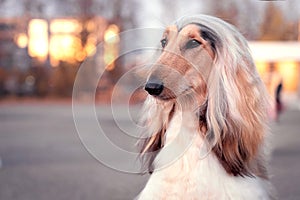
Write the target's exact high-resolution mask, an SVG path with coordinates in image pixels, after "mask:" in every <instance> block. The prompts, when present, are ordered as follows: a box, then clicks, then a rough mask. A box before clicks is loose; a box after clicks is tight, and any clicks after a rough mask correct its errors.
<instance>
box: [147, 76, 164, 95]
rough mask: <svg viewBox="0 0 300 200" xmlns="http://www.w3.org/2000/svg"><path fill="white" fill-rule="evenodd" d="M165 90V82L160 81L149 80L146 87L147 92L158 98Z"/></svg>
mask: <svg viewBox="0 0 300 200" xmlns="http://www.w3.org/2000/svg"><path fill="white" fill-rule="evenodd" d="M163 89H164V85H163V82H161V81H160V80H158V79H149V80H148V81H147V83H146V85H145V90H146V91H147V92H148V93H149V94H150V95H153V96H158V95H160V94H161V92H162V91H163Z"/></svg>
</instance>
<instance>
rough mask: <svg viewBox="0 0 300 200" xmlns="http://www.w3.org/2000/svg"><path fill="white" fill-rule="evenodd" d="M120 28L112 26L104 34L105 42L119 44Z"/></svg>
mask: <svg viewBox="0 0 300 200" xmlns="http://www.w3.org/2000/svg"><path fill="white" fill-rule="evenodd" d="M119 31H120V30H119V28H118V26H117V25H115V24H112V25H110V26H109V27H108V28H107V30H106V31H105V33H104V41H105V42H106V43H118V42H119V40H120V38H119V36H118V33H119Z"/></svg>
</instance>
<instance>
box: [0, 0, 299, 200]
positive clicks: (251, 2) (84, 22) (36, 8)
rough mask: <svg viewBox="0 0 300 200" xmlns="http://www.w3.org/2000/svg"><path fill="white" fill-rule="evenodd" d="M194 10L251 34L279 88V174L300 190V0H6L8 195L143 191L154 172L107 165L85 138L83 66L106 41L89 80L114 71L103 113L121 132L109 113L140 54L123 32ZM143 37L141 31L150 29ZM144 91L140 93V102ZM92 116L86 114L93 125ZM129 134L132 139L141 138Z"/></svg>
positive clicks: (2, 54)
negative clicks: (80, 88) (79, 86)
mask: <svg viewBox="0 0 300 200" xmlns="http://www.w3.org/2000/svg"><path fill="white" fill-rule="evenodd" d="M190 14H209V15H213V16H217V17H220V18H222V19H223V20H225V21H227V22H229V23H231V24H233V25H235V26H236V27H237V28H238V29H239V30H240V32H241V33H242V34H243V35H244V36H245V37H246V38H247V39H248V41H249V46H250V49H251V51H252V55H253V57H254V60H255V63H256V66H257V69H258V71H259V73H260V75H261V77H262V78H263V80H264V81H265V83H266V86H267V88H268V91H269V92H270V94H271V95H272V96H273V98H274V113H273V114H271V117H272V119H273V121H274V122H272V123H271V130H272V132H273V134H274V139H273V141H272V144H273V145H272V146H274V147H273V149H274V151H273V153H272V155H273V157H272V159H271V167H272V170H271V172H272V174H273V176H274V178H272V182H273V183H274V184H275V186H276V188H277V190H278V195H279V197H280V199H300V192H299V191H298V186H297V185H299V184H300V181H299V180H300V175H299V174H300V173H299V171H298V169H299V168H300V160H299V153H300V139H299V138H300V137H299V135H298V134H299V130H300V125H299V122H300V111H299V109H300V81H299V78H300V2H299V1H298V0H282V1H270V0H269V1H267V0H265V1H262V0H243V1H239V0H221V1H205V0H189V1H188V2H186V1H179V0H162V1H160V0H152V1H138V0H51V1H46V0H0V124H1V129H0V199H3V200H4V199H5V200H8V199H9V200H10V199H22V200H23V199H31V200H32V199H132V198H133V197H134V196H136V195H137V194H138V192H139V191H140V190H141V189H142V188H143V186H144V184H145V182H146V181H147V178H148V177H147V176H140V175H131V174H124V173H120V172H117V171H114V170H111V169H109V168H107V167H104V166H102V165H100V164H99V162H97V161H96V160H95V159H93V157H92V156H90V155H89V153H88V152H87V151H86V150H85V148H84V147H83V145H82V144H81V143H80V140H79V138H78V136H77V134H76V129H75V125H74V122H73V118H72V107H71V102H72V98H71V97H72V90H73V85H74V81H75V78H76V73H77V72H78V70H79V69H80V65H81V64H82V63H83V62H84V61H85V60H88V59H89V58H92V57H95V55H97V53H98V52H97V50H96V47H97V45H98V44H102V45H103V46H104V49H103V52H101V54H100V55H99V56H98V55H97V56H98V59H95V60H93V62H88V63H86V65H91V68H90V70H91V71H90V72H88V73H87V76H86V78H85V79H84V80H82V81H83V84H87V88H89V87H88V85H89V84H94V81H95V77H90V74H93V73H94V72H95V73H96V74H97V73H99V72H103V71H105V74H104V76H103V77H102V78H101V81H99V82H98V83H97V84H98V86H97V89H96V94H95V100H96V103H97V109H98V120H99V121H101V122H102V124H101V125H102V126H104V127H105V128H106V129H107V130H112V132H113V133H112V134H111V135H110V137H111V140H112V141H115V142H116V143H117V142H119V139H118V138H119V136H120V134H122V133H117V132H118V130H115V129H116V125H115V123H114V121H113V119H111V118H109V117H107V116H106V115H102V114H103V113H107V112H110V111H109V106H107V105H109V103H110V100H111V99H110V96H111V94H112V91H113V90H114V91H115V92H117V93H118V92H120V95H121V94H122V90H121V89H119V90H118V89H116V86H115V85H114V84H115V83H116V82H117V81H118V80H119V78H120V77H121V76H122V75H123V74H124V73H125V72H126V71H128V70H129V69H131V68H133V67H134V66H136V65H137V63H140V62H141V60H139V59H141V58H140V57H139V56H138V55H137V56H136V57H135V58H132V57H134V55H133V56H132V55H131V58H130V59H128V58H123V57H122V55H120V54H119V53H120V52H121V51H122V49H126V48H129V47H130V45H133V46H134V44H132V43H129V42H126V41H122V40H120V38H118V34H119V33H122V32H123V31H127V30H130V29H134V28H144V27H152V28H157V27H158V28H163V27H165V26H166V25H168V24H169V23H171V22H173V21H174V20H176V19H177V18H179V17H180V16H182V15H190ZM137 37H138V38H136V40H137V41H138V40H143V39H144V38H143V36H142V35H138V36H137ZM119 56H121V57H119ZM97 80H98V79H97ZM97 80H96V81H97ZM280 85H281V86H280ZM87 90H88V89H87ZM76 97H77V98H79V99H81V100H82V102H83V103H82V107H81V109H82V111H83V113H84V110H85V106H86V104H85V103H84V102H85V99H86V97H85V95H84V94H79V95H78V96H76ZM278 98H280V105H279V104H278V101H277V100H278ZM120 99H121V100H122V98H120ZM140 100H141V99H140V98H139V97H138V95H137V100H136V101H135V100H133V103H139V102H140ZM124 103H127V102H124ZM123 109H124V108H123ZM120 112H123V111H122V108H120ZM89 118H90V116H88V115H84V114H83V116H82V120H83V121H84V123H85V126H86V130H87V132H88V131H89V127H90V124H89V123H90V120H89ZM124 120H125V119H124ZM126 120H127V119H126ZM126 120H125V124H126ZM127 124H128V125H127V126H128V127H129V126H130V123H129V122H128V123H127ZM121 143H122V146H126V145H132V144H133V142H132V139H128V140H126V139H125V140H122V141H121ZM107 153H108V154H109V152H107ZM115 159H119V158H115ZM121 160H122V159H121ZM120 162H122V161H120ZM124 162H125V161H124Z"/></svg>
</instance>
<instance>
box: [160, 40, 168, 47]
mask: <svg viewBox="0 0 300 200" xmlns="http://www.w3.org/2000/svg"><path fill="white" fill-rule="evenodd" d="M167 43H168V41H167V39H162V40H161V41H160V44H161V47H162V48H165V46H167Z"/></svg>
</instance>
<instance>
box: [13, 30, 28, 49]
mask: <svg viewBox="0 0 300 200" xmlns="http://www.w3.org/2000/svg"><path fill="white" fill-rule="evenodd" d="M16 42H17V45H18V47H20V48H25V47H27V44H28V37H27V35H26V34H25V33H21V34H19V35H18V36H17V39H16Z"/></svg>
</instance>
